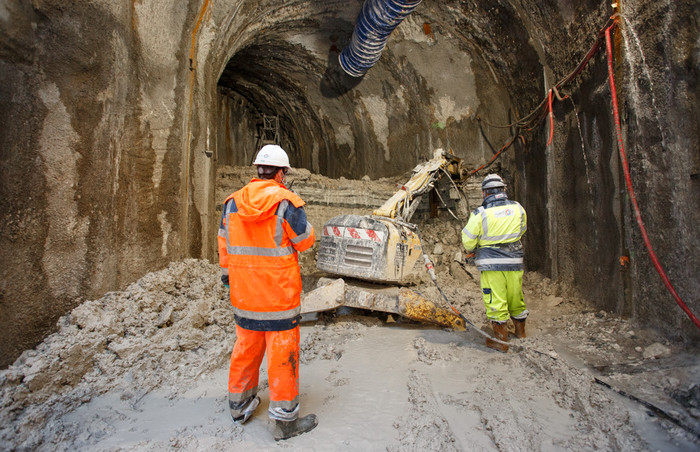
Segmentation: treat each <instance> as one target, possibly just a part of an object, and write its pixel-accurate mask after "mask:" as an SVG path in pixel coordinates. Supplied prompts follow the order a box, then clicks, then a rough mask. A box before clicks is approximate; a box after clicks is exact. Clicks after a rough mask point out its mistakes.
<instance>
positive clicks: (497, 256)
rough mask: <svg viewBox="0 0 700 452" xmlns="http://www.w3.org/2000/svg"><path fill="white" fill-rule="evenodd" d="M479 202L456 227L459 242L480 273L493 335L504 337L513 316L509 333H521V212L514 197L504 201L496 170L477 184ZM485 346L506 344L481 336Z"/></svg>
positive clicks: (498, 347)
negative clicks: (459, 229)
mask: <svg viewBox="0 0 700 452" xmlns="http://www.w3.org/2000/svg"><path fill="white" fill-rule="evenodd" d="M481 193H482V195H483V197H484V202H483V203H482V204H481V206H480V207H479V208H477V209H476V210H474V212H472V214H471V216H470V217H469V221H468V222H467V225H466V226H465V227H464V229H462V244H463V245H464V248H465V249H466V250H467V252H468V253H472V252H475V254H476V267H477V268H478V269H479V271H480V272H481V292H482V295H483V298H484V306H485V307H486V316H487V317H488V319H489V320H490V321H491V324H492V326H493V331H494V336H495V337H496V339H499V340H501V341H503V342H507V341H508V329H507V326H506V322H508V319H509V318H511V319H513V324H514V325H515V336H516V337H518V338H523V337H525V319H526V318H527V314H528V312H527V309H526V308H525V299H524V297H523V246H522V243H521V242H520V238H521V237H522V236H523V234H525V231H526V229H527V214H526V213H525V209H523V206H521V205H520V204H519V203H517V202H516V201H512V200H509V199H508V196H507V195H506V185H505V183H503V179H501V177H500V176H499V175H497V174H489V175H488V176H486V177H485V178H484V180H483V182H482V183H481ZM486 345H487V346H489V347H491V348H494V349H496V350H500V351H502V352H506V351H508V346H507V345H505V344H499V343H498V342H495V341H493V340H490V339H487V340H486Z"/></svg>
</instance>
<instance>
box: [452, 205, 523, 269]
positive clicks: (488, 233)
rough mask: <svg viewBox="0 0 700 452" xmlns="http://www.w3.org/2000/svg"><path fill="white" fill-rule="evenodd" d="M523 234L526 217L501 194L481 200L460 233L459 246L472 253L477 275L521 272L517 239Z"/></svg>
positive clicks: (521, 252) (521, 250)
mask: <svg viewBox="0 0 700 452" xmlns="http://www.w3.org/2000/svg"><path fill="white" fill-rule="evenodd" d="M526 230H527V214H526V213H525V209H523V206H521V205H520V204H519V203H517V202H516V201H511V200H509V199H508V197H507V196H506V194H505V193H497V194H494V195H490V196H488V197H487V198H486V199H484V203H483V204H482V205H481V206H480V207H479V208H477V209H476V210H474V212H472V214H471V216H470V217H469V221H468V222H467V225H466V226H465V227H464V229H462V245H464V248H465V249H466V250H467V251H469V252H471V251H473V250H476V267H477V268H478V269H479V270H480V271H485V270H501V271H515V270H523V247H522V244H521V243H520V238H521V237H522V236H523V234H525V231H526Z"/></svg>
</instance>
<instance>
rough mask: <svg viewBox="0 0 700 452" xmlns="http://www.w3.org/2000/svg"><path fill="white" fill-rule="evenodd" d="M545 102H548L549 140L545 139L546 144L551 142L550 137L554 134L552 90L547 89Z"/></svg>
mask: <svg viewBox="0 0 700 452" xmlns="http://www.w3.org/2000/svg"><path fill="white" fill-rule="evenodd" d="M548 98H549V99H548V100H547V102H548V103H549V140H547V146H549V145H550V144H552V137H553V136H554V115H553V114H552V90H551V89H550V90H549V96H548Z"/></svg>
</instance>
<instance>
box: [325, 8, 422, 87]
mask: <svg viewBox="0 0 700 452" xmlns="http://www.w3.org/2000/svg"><path fill="white" fill-rule="evenodd" d="M421 1H422V0H365V3H364V4H363V5H362V10H361V11H360V14H359V16H358V17H357V23H356V24H355V30H354V31H353V33H352V38H351V40H350V44H349V45H348V46H347V47H345V48H344V49H343V51H342V52H341V53H340V55H338V61H339V62H340V67H341V68H342V69H343V71H345V72H346V73H347V74H348V75H351V76H352V77H362V76H363V75H365V73H366V72H367V71H368V70H369V69H370V68H371V67H372V66H374V64H375V63H376V62H377V61H379V57H381V55H382V51H383V50H384V47H385V46H386V42H387V40H388V39H389V35H390V34H391V32H392V31H394V29H395V28H396V27H397V26H398V25H399V24H400V23H401V22H402V21H403V20H404V19H405V18H406V16H408V15H409V14H411V12H413V10H414V9H415V8H416V6H418V4H419V3H420V2H421Z"/></svg>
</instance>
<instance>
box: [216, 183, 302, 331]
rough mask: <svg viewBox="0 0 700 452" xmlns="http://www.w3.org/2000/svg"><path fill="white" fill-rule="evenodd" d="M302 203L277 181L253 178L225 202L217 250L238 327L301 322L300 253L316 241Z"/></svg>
mask: <svg viewBox="0 0 700 452" xmlns="http://www.w3.org/2000/svg"><path fill="white" fill-rule="evenodd" d="M304 204H305V203H304V201H303V200H302V199H301V198H300V197H299V196H297V195H296V194H294V193H292V192H291V191H289V190H288V189H287V188H286V187H285V186H284V185H282V184H278V183H277V182H275V181H273V180H261V179H253V180H251V181H250V183H249V184H248V185H246V186H245V187H243V188H242V189H240V190H238V191H236V192H235V193H233V194H232V195H230V196H229V197H228V198H226V201H224V206H223V213H222V216H221V224H220V226H219V236H218V246H219V265H220V266H221V268H222V270H223V277H222V280H223V281H224V284H226V283H229V285H230V292H231V304H232V305H233V306H234V308H235V311H234V315H235V317H236V323H237V324H238V325H239V326H241V327H242V328H246V329H252V330H256V331H282V330H285V329H290V328H294V327H295V326H296V325H297V324H298V319H299V314H300V311H301V305H300V301H301V272H300V270H299V262H298V258H297V252H298V251H304V250H306V249H308V248H310V247H311V246H312V245H313V244H314V241H315V239H316V236H315V234H314V228H313V226H312V225H311V223H309V222H308V221H307V219H306V212H305V211H304V208H303V206H304Z"/></svg>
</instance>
